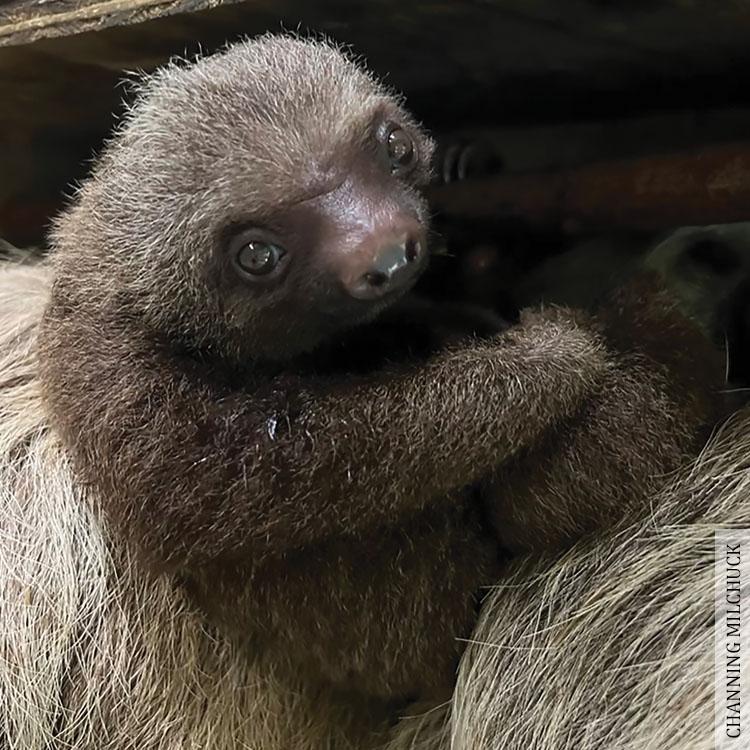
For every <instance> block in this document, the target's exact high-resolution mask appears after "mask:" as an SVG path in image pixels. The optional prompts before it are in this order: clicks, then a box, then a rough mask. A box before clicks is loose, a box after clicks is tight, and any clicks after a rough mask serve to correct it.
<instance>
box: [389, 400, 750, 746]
mask: <svg viewBox="0 0 750 750" xmlns="http://www.w3.org/2000/svg"><path fill="white" fill-rule="evenodd" d="M749 526H750V410H749V409H745V410H743V411H740V412H738V413H737V414H736V415H735V416H734V417H733V418H732V419H731V420H729V422H728V423H727V424H726V425H725V426H724V427H723V428H722V429H721V430H719V431H718V432H717V434H716V435H715V436H714V438H713V439H712V440H711V442H710V443H709V445H708V446H707V447H706V449H705V450H704V451H703V453H702V454H701V456H700V458H699V459H698V460H697V461H695V462H694V463H693V464H692V466H690V467H686V468H685V469H684V470H683V471H681V472H680V473H679V474H678V475H677V476H675V477H673V480H672V481H671V482H670V483H669V484H668V486H667V487H665V488H663V489H662V490H661V492H659V493H657V494H655V495H654V497H653V498H652V503H651V508H650V512H649V513H644V515H643V517H642V518H641V519H640V521H638V522H637V523H632V524H628V525H625V526H620V527H618V528H614V529H612V530H611V531H608V532H607V533H604V534H601V535H598V536H597V537H596V538H593V539H591V540H589V541H588V542H586V543H582V544H579V545H576V546H574V547H572V548H571V549H570V550H568V551H567V552H566V553H565V554H563V555H561V556H559V557H551V558H543V559H531V558H529V559H527V560H526V561H523V562H519V563H518V564H516V565H515V566H514V568H513V569H512V570H509V571H508V573H507V575H506V576H505V577H504V578H503V581H502V583H501V584H500V585H499V586H498V587H497V589H496V590H495V591H494V593H493V594H492V595H491V597H490V598H489V599H488V600H487V602H486V604H485V607H484V609H483V612H482V616H481V619H480V622H479V625H478V627H477V629H476V631H475V633H474V635H473V636H472V639H471V644H470V645H469V647H468V649H467V651H466V652H465V654H464V658H463V662H462V664H461V669H460V674H459V681H458V685H457V687H456V690H455V693H454V696H453V701H452V704H451V706H450V707H444V708H443V709H442V712H440V711H438V712H435V711H433V712H431V713H427V714H425V715H424V716H423V717H418V718H410V719H406V720H405V721H404V723H403V725H402V731H403V732H404V737H405V738H407V737H408V741H409V742H412V743H413V745H409V746H410V747H414V748H429V749H430V750H432V749H433V748H452V749H454V750H459V749H460V750H464V749H465V748H466V749H468V748H471V750H495V749H496V748H504V749H505V750H525V749H526V748H533V750H569V749H570V748H576V750H594V749H595V748H608V750H609V749H611V750H650V749H651V748H657V747H658V748H666V749H667V750H709V749H710V748H713V747H714V630H713V628H714V579H715V570H714V532H715V531H717V530H720V529H724V528H748V527H749ZM720 626H721V625H720ZM408 728H410V733H409V734H408V735H407V734H406V732H407V729H408ZM404 741H407V740H406V739H405V740H404Z"/></svg>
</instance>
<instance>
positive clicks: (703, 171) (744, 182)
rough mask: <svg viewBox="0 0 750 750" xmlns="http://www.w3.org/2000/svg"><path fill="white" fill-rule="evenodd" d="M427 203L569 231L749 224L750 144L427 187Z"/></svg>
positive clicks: (451, 211)
mask: <svg viewBox="0 0 750 750" xmlns="http://www.w3.org/2000/svg"><path fill="white" fill-rule="evenodd" d="M430 200H431V205H432V207H433V208H434V209H436V210H438V211H441V212H443V213H444V214H446V215H449V216H455V217H462V218H465V219H480V218H481V219H489V218H499V217H511V216H515V217H521V218H522V219H524V220H525V221H527V222H528V223H529V224H530V225H532V226H537V227H562V228H564V229H566V230H567V231H571V232H576V231H590V230H602V229H615V228H627V229H638V230H660V229H665V228H668V227H673V226H683V225H690V224H721V223H729V222H735V221H743V220H747V219H750V142H742V143H731V144H723V145H715V146H708V147H705V148H702V149H700V150H696V151H691V152H686V153H676V154H665V155H658V156H646V157H640V158H635V159H629V160H622V161H611V162H600V163H597V164H590V165H588V166H585V167H581V168H578V169H571V170H567V171H562V172H550V173H541V174H517V175H506V176H499V177H494V178H490V179H484V180H473V181H466V182H458V183H453V184H450V185H445V186H441V187H436V188H433V189H431V191H430Z"/></svg>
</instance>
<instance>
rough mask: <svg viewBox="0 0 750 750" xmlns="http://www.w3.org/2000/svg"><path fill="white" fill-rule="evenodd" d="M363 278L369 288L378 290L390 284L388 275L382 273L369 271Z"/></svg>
mask: <svg viewBox="0 0 750 750" xmlns="http://www.w3.org/2000/svg"><path fill="white" fill-rule="evenodd" d="M362 278H363V279H364V280H365V282H366V283H367V284H368V285H369V286H372V287H375V288H376V289H377V288H378V287H380V286H384V285H385V284H387V283H388V274H385V273H383V272H382V271H368V272H367V273H366V274H365V275H364V276H363V277H362Z"/></svg>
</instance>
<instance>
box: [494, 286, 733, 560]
mask: <svg viewBox="0 0 750 750" xmlns="http://www.w3.org/2000/svg"><path fill="white" fill-rule="evenodd" d="M597 324H598V326H600V328H601V330H602V334H603V336H604V338H605V340H606V341H607V345H608V349H609V350H610V352H611V361H612V365H613V366H612V368H611V369H610V370H609V371H608V373H607V376H606V378H605V381H604V383H603V387H602V388H601V389H600V391H599V393H598V394H597V395H596V396H595V397H594V398H592V399H591V400H590V401H589V402H588V403H587V404H586V405H585V407H584V408H583V409H582V410H581V411H580V412H579V413H578V414H577V415H575V416H574V417H572V418H571V419H569V420H567V421H565V422H564V423H561V424H560V425H559V426H556V428H554V429H551V430H550V431H549V432H548V433H547V434H546V435H545V436H544V437H543V439H542V440H540V441H539V442H538V443H537V444H536V445H535V446H534V449H533V450H531V451H528V452H525V455H519V456H517V457H514V458H513V459H512V460H510V461H508V462H506V463H505V464H504V465H503V466H502V467H500V468H499V470H498V471H497V472H496V473H495V475H494V476H493V477H492V478H491V479H490V480H489V481H487V482H486V483H485V484H484V486H483V494H484V502H485V504H486V505H487V507H488V509H489V513H490V517H491V518H492V520H493V523H494V526H495V529H496V533H497V536H498V538H499V540H500V541H501V543H502V544H503V545H504V546H506V547H507V548H509V549H511V550H513V551H516V552H518V551H527V550H532V549H547V550H548V549H553V548H561V547H565V546H568V545H570V544H571V543H572V542H574V541H575V540H577V539H580V538H581V537H582V536H585V535H586V534H589V533H592V532H594V531H596V530H597V529H600V528H604V527H607V526H612V525H613V524H615V523H618V522H621V521H624V520H627V519H632V518H633V517H640V516H642V515H643V514H644V513H646V512H649V509H650V503H651V501H652V500H653V497H654V495H655V493H656V492H657V491H658V490H659V489H660V488H661V487H662V486H664V485H665V484H666V483H667V482H668V481H670V479H671V478H672V475H673V473H674V472H675V471H676V470H677V469H679V468H680V467H681V466H683V465H685V464H687V463H688V462H689V461H690V460H691V459H692V458H694V457H695V456H696V455H697V453H698V451H699V450H700V448H701V446H702V445H703V443H704V442H705V439H706V438H707V436H708V430H709V429H710V428H711V427H712V425H713V423H714V422H716V421H717V420H718V419H719V418H720V417H721V412H722V404H721V401H720V394H719V388H720V387H721V385H722V382H723V362H722V358H721V355H720V353H719V352H718V350H716V349H715V347H713V345H712V344H711V342H710V341H709V340H708V339H707V338H706V337H705V336H704V335H703V334H702V333H701V331H700V329H699V328H698V326H696V325H695V324H694V323H692V322H691V321H690V320H689V319H688V318H687V317H685V316H684V315H683V314H682V313H681V312H680V310H679V307H678V301H677V300H676V299H674V298H672V297H671V295H670V294H669V293H668V292H667V291H666V290H665V289H663V288H662V286H661V284H660V282H659V281H658V279H657V278H656V277H653V276H651V275H648V276H647V275H644V276H642V277H640V278H638V279H636V280H635V281H634V282H632V283H630V284H629V285H627V286H626V287H624V288H622V289H620V290H619V291H618V292H616V293H615V294H614V295H613V296H612V297H611V298H610V299H608V300H607V301H606V302H605V304H604V305H603V306H602V307H601V308H600V310H599V311H598V314H597Z"/></svg>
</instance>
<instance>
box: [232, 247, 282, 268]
mask: <svg viewBox="0 0 750 750" xmlns="http://www.w3.org/2000/svg"><path fill="white" fill-rule="evenodd" d="M283 256H284V251H283V250H282V249H281V248H280V247H279V246H278V245H274V244H273V243H271V242H262V241H259V240H251V241H250V242H245V243H244V244H243V245H241V246H240V248H239V250H237V253H236V254H235V262H236V263H237V265H238V266H239V268H240V269H241V270H242V271H244V272H245V273H246V274H249V275H251V276H268V274H270V273H272V272H273V271H274V269H275V268H276V267H277V266H278V265H279V261H280V260H281V259H282V257H283Z"/></svg>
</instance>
